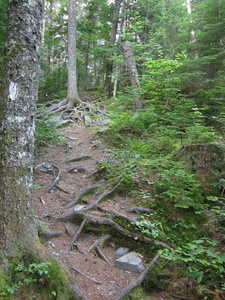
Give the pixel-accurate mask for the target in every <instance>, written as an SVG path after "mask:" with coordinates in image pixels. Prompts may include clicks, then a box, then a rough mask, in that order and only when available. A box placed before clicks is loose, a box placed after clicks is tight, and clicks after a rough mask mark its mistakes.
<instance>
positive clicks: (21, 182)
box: [0, 0, 44, 256]
mask: <svg viewBox="0 0 225 300" xmlns="http://www.w3.org/2000/svg"><path fill="white" fill-rule="evenodd" d="M43 3H44V1H43V0H36V1H29V0H20V1H9V15H8V24H7V37H6V45H5V62H4V70H3V72H4V82H3V95H2V96H1V99H0V252H1V253H2V254H4V255H5V256H17V255H18V256H19V255H21V253H23V252H27V251H30V250H35V251H39V250H41V249H42V247H41V244H40V242H39V239H38V234H37V228H36V225H35V222H34V219H33V214H32V200H31V188H32V173H33V152H34V128H35V126H34V123H35V120H34V115H35V108H36V100H37V93H38V75H39V53H40V45H41V28H42V14H43Z"/></svg>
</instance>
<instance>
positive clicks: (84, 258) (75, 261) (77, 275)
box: [33, 122, 197, 300]
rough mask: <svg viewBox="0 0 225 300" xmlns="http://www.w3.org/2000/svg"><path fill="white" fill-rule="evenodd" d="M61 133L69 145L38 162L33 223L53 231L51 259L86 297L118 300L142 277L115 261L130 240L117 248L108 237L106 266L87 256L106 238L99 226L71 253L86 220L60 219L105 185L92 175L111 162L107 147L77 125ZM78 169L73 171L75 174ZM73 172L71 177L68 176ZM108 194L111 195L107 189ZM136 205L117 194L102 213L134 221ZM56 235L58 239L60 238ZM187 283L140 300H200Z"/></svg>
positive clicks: (103, 205) (90, 200)
mask: <svg viewBox="0 0 225 300" xmlns="http://www.w3.org/2000/svg"><path fill="white" fill-rule="evenodd" d="M60 131H61V132H62V133H63V134H64V136H65V137H66V139H65V141H64V142H63V143H62V144H60V145H59V146H55V147H50V146H49V147H46V148H44V150H43V152H42V154H41V155H39V156H37V157H36V159H35V172H34V185H36V186H39V187H40V188H39V189H35V190H34V192H33V203H34V213H35V218H36V219H37V220H38V222H39V224H41V226H42V228H47V229H48V230H50V231H51V232H52V234H51V238H50V239H48V240H46V241H45V242H44V245H45V247H46V249H47V250H48V252H49V254H51V255H52V256H53V257H56V258H57V259H58V260H60V261H61V263H62V264H63V265H64V267H65V268H67V269H68V270H69V271H70V273H71V274H72V275H73V278H74V283H76V285H77V286H78V287H79V288H80V290H81V291H83V292H84V293H85V295H86V298H88V299H89V300H98V299H101V300H107V299H117V298H116V297H117V296H118V294H119V293H120V292H121V291H122V289H123V288H125V287H127V286H128V285H130V284H131V283H133V282H134V281H135V280H136V279H137V278H138V277H139V276H140V274H139V273H138V274H137V273H130V272H127V271H124V270H121V269H119V268H117V267H115V260H116V259H117V258H118V256H117V255H116V250H117V249H118V248H119V247H128V248H129V246H130V245H129V244H130V243H129V241H130V238H128V237H124V238H123V239H121V240H120V243H121V244H117V242H118V240H116V239H114V237H113V234H112V235H111V236H110V239H109V240H108V241H107V243H105V245H106V246H105V247H103V248H102V252H103V254H104V255H105V257H106V258H107V259H108V262H107V261H105V260H103V259H101V258H100V257H99V256H98V255H97V251H96V250H94V251H89V250H90V247H91V246H92V245H93V243H94V242H95V241H96V240H97V239H98V238H99V237H101V236H102V235H103V236H104V234H105V233H103V232H101V229H100V228H101V226H99V227H98V231H93V226H92V225H90V224H89V226H87V227H86V228H85V230H84V229H83V230H82V231H81V234H80V235H79V237H78V240H77V242H75V245H73V244H72V248H73V249H70V251H69V247H70V246H71V241H72V239H73V237H74V235H75V233H76V232H77V231H78V230H79V228H80V229H81V227H80V225H81V223H82V221H80V222H76V223H74V222H71V221H69V222H68V221H65V222H61V221H59V220H58V219H59V218H60V217H62V216H65V215H67V214H69V213H73V212H74V205H72V206H71V207H69V208H66V206H70V205H69V204H70V203H71V201H72V200H73V199H74V197H76V196H77V195H79V194H80V193H81V191H82V190H83V189H86V188H88V187H92V186H96V185H102V184H103V179H98V180H95V177H94V176H92V174H93V172H95V171H97V170H98V165H99V163H101V162H104V161H109V160H110V157H109V155H108V154H107V153H109V152H108V151H107V145H106V143H105V142H104V141H102V140H101V139H99V138H98V137H97V136H96V135H95V134H94V132H93V130H92V129H91V128H87V127H86V126H85V125H84V124H83V123H76V122H74V123H72V124H70V125H69V126H67V127H65V128H63V129H60ZM76 157H85V158H86V159H84V160H80V161H72V162H71V161H70V160H71V159H74V158H76ZM68 161H70V162H68ZM74 167H75V169H74V171H71V169H72V168H74ZM69 170H70V172H68V171H69ZM59 171H60V172H59ZM58 173H60V174H59V175H60V176H59V180H57V182H56V184H55V185H54V187H53V188H51V184H52V183H53V182H54V180H55V179H56V178H57V176H58ZM46 190H50V192H46ZM104 191H107V187H106V188H105V190H104ZM101 193H102V190H96V191H94V192H92V193H90V194H87V195H85V196H84V197H83V198H81V199H80V200H79V202H78V203H77V205H84V207H87V206H89V205H91V204H92V203H93V201H96V199H99V197H100V196H101ZM133 202H134V201H133V200H132V198H130V197H129V198H128V197H125V196H124V197H122V196H118V195H117V194H116V193H115V194H112V195H110V197H109V198H108V199H107V201H102V202H101V208H103V209H106V210H108V211H113V212H117V213H120V214H123V215H125V216H126V217H128V218H132V219H135V213H130V212H127V211H126V209H128V208H131V207H135V206H136V205H135V204H134V203H133ZM102 215H104V213H103V212H102V211H99V210H98V209H97V208H94V209H92V210H91V212H89V216H93V218H95V219H98V218H99V219H101V218H102ZM54 232H56V233H57V234H56V236H54ZM58 233H60V236H57V235H58ZM162 246H163V245H162ZM78 250H80V251H78ZM129 250H131V251H132V250H136V249H129ZM82 252H83V253H82ZM142 259H143V263H144V266H145V267H146V266H147V264H148V263H149V261H146V260H145V258H144V257H142ZM77 271H79V272H77ZM56 276H57V274H56ZM187 282H189V280H187ZM187 282H186V279H185V278H184V281H181V282H180V283H179V284H177V283H176V284H174V285H173V284H172V282H171V286H170V287H169V289H168V292H164V291H159V292H157V293H151V295H149V296H146V297H145V298H141V299H142V300H147V299H151V300H159V299H160V300H162V299H163V300H167V299H168V300H169V299H170V300H171V299H177V297H176V296H175V297H173V295H174V294H175V293H177V292H178V293H179V292H180V291H181V290H182V292H183V295H188V298H185V297H183V298H182V297H180V299H197V298H196V297H195V296H194V297H193V294H192V288H191V286H190V285H189V283H188V284H187Z"/></svg>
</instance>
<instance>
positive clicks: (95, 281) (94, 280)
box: [70, 267, 102, 284]
mask: <svg viewBox="0 0 225 300" xmlns="http://www.w3.org/2000/svg"><path fill="white" fill-rule="evenodd" d="M70 269H72V270H74V271H76V272H77V273H79V274H81V275H83V276H84V277H86V278H88V279H90V280H91V281H93V282H94V283H96V284H102V282H99V281H97V280H96V279H94V278H91V277H90V276H88V275H86V274H85V273H83V272H81V271H80V270H78V269H76V268H74V267H70Z"/></svg>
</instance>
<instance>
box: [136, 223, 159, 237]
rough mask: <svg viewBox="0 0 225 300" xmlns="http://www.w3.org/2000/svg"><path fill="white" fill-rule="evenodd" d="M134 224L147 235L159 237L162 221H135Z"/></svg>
mask: <svg viewBox="0 0 225 300" xmlns="http://www.w3.org/2000/svg"><path fill="white" fill-rule="evenodd" d="M134 225H135V226H137V228H138V229H139V230H140V231H141V232H142V233H143V234H145V235H149V236H151V237H153V238H158V237H159V235H160V231H161V228H160V226H161V222H158V221H153V222H152V221H151V222H150V221H146V220H142V221H137V222H134Z"/></svg>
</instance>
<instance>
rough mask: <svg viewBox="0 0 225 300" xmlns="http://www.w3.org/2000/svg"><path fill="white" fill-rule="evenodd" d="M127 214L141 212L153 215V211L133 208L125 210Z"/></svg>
mask: <svg viewBox="0 0 225 300" xmlns="http://www.w3.org/2000/svg"><path fill="white" fill-rule="evenodd" d="M125 210H126V211H127V212H141V213H147V214H149V213H153V212H154V210H153V209H149V208H145V207H131V208H126V209H125Z"/></svg>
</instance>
